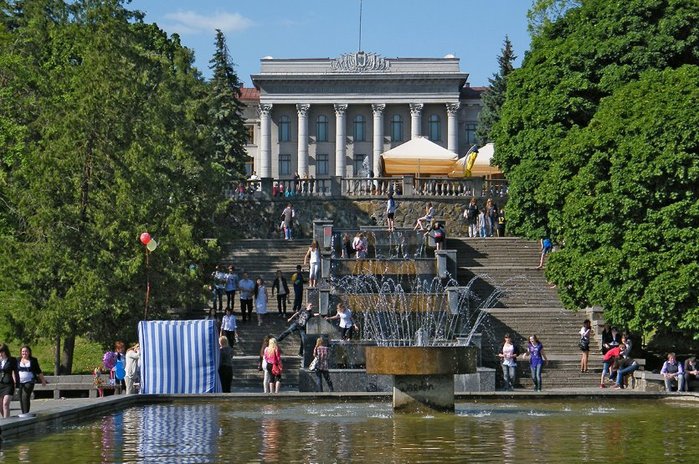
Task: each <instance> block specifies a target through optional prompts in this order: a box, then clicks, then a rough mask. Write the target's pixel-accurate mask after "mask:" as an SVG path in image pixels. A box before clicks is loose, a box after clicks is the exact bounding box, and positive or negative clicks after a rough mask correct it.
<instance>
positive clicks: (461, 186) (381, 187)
mask: <svg viewBox="0 0 699 464" xmlns="http://www.w3.org/2000/svg"><path fill="white" fill-rule="evenodd" d="M389 193H393V194H394V195H396V196H400V197H402V198H439V197H441V198H457V197H472V196H475V197H504V196H505V195H507V180H506V179H484V178H481V177H469V178H461V179H456V178H450V177H414V176H403V177H372V178H367V177H325V178H319V179H272V178H265V179H260V180H245V181H238V182H232V183H231V184H230V185H229V186H228V188H227V189H225V191H224V194H225V195H226V196H227V197H228V198H231V199H236V200H243V199H252V198H270V199H271V198H294V197H321V198H347V197H350V198H356V197H372V196H383V197H385V196H386V195H388V194H389Z"/></svg>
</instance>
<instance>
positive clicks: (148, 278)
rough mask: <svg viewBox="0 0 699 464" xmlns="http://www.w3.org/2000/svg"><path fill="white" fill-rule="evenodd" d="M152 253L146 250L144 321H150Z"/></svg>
mask: <svg viewBox="0 0 699 464" xmlns="http://www.w3.org/2000/svg"><path fill="white" fill-rule="evenodd" d="M149 255H150V253H149V252H148V248H146V307H145V310H144V312H143V320H146V321H147V320H148V300H149V299H150V276H149V274H148V268H149V265H148V264H149V262H148V258H149Z"/></svg>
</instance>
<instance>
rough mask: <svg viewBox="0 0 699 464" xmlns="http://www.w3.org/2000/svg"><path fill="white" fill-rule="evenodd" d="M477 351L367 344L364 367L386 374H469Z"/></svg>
mask: <svg viewBox="0 0 699 464" xmlns="http://www.w3.org/2000/svg"><path fill="white" fill-rule="evenodd" d="M477 351H478V350H477V349H476V348H475V347H472V346H367V347H365V356H366V370H367V373H369V374H385V375H435V374H451V375H453V374H472V373H474V372H476V359H477Z"/></svg>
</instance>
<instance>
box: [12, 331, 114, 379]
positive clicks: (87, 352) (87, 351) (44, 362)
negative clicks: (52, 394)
mask: <svg viewBox="0 0 699 464" xmlns="http://www.w3.org/2000/svg"><path fill="white" fill-rule="evenodd" d="M7 345H8V346H9V347H10V353H12V356H15V357H19V355H20V349H21V348H22V345H24V344H23V343H20V342H8V343H7ZM31 348H32V354H33V355H34V356H35V357H36V358H37V359H38V360H39V364H40V365H41V370H42V371H44V374H46V375H53V371H54V369H53V368H54V364H53V363H54V353H55V345H54V342H53V340H48V339H41V340H39V341H38V342H37V343H35V344H33V345H31ZM103 355H104V350H103V349H102V347H100V345H99V344H98V343H95V342H91V341H88V340H86V339H84V338H78V339H76V340H75V352H74V353H73V374H92V371H93V370H94V368H95V367H97V366H101V365H102V356H103Z"/></svg>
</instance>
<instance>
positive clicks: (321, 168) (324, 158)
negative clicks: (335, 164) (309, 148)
mask: <svg viewBox="0 0 699 464" xmlns="http://www.w3.org/2000/svg"><path fill="white" fill-rule="evenodd" d="M329 171H330V169H329V166H328V155H327V154H317V155H316V176H318V177H320V176H327V175H328V173H329Z"/></svg>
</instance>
